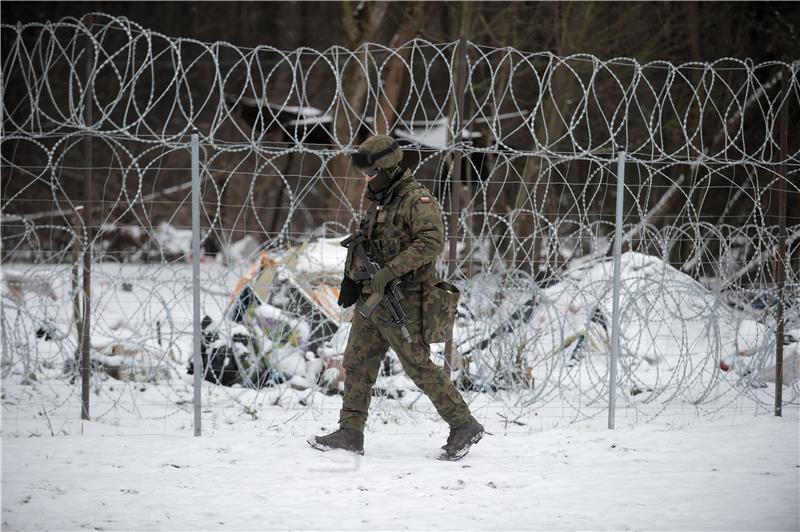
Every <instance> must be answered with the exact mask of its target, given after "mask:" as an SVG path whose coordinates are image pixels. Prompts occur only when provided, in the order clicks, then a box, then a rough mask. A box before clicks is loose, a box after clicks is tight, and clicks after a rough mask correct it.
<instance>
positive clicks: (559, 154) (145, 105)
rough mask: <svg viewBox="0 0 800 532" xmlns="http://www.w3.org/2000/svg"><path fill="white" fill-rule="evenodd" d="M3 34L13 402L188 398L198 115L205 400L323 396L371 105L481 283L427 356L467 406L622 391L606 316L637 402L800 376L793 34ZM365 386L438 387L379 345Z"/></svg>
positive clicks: (300, 401)
mask: <svg viewBox="0 0 800 532" xmlns="http://www.w3.org/2000/svg"><path fill="white" fill-rule="evenodd" d="M1 35H2V43H3V57H2V73H1V76H2V88H3V131H2V148H1V152H2V161H1V162H2V174H3V185H2V188H3V192H2V205H1V208H2V214H1V216H2V266H3V292H2V345H3V348H2V377H3V384H4V402H3V408H4V411H3V417H4V421H5V426H6V427H9V422H10V421H13V422H15V423H16V424H14V423H12V424H11V427H12V430H13V427H17V429H18V430H21V431H24V430H33V429H29V427H33V426H36V427H42V426H43V425H42V423H43V422H46V425H47V430H49V431H51V432H52V433H57V432H58V431H59V430H64V431H69V430H74V424H73V423H74V420H76V419H77V418H78V416H79V413H80V406H79V405H80V399H81V394H83V399H84V400H87V399H89V398H90V402H91V410H90V412H85V413H86V414H88V417H90V418H91V419H93V420H95V421H100V422H101V423H104V424H106V425H108V426H110V427H114V430H117V431H137V430H140V431H145V432H147V431H153V430H160V431H164V432H167V431H173V430H179V429H181V428H185V427H186V426H190V425H191V417H190V413H191V410H192V396H193V382H192V379H193V377H192V375H189V374H188V371H189V370H190V368H191V371H194V367H195V364H192V357H193V355H194V353H195V349H194V347H193V343H192V342H193V337H192V319H193V315H194V312H193V309H192V268H191V263H190V261H191V259H192V258H194V257H193V254H192V248H191V238H192V223H191V212H192V211H191V174H192V160H191V143H190V139H191V135H192V134H197V135H198V138H199V159H198V170H199V175H200V181H201V186H200V234H199V237H200V242H201V246H202V248H203V249H202V257H201V260H202V263H201V267H200V281H201V282H200V286H201V315H202V316H198V319H199V318H200V317H206V316H207V319H204V320H203V331H202V345H201V352H202V360H203V364H204V366H203V371H202V373H203V376H204V377H205V379H206V380H205V382H204V383H203V405H204V408H205V409H206V410H205V413H204V414H203V415H204V416H206V417H208V418H210V420H211V426H212V430H213V427H214V426H215V425H216V424H217V423H224V422H226V421H225V420H231V419H239V418H241V417H242V416H244V417H249V418H251V419H256V418H258V416H259V412H263V411H264V410H265V409H266V410H269V409H270V408H272V409H273V410H272V411H274V408H279V409H280V408H282V409H284V410H285V411H286V414H285V416H284V417H283V418H282V420H281V421H280V422H281V423H283V422H287V423H288V422H291V423H303V420H305V421H306V422H311V423H313V422H316V421H317V420H319V419H323V418H326V416H335V412H336V411H337V410H338V407H339V404H340V399H339V396H338V393H339V392H340V390H341V385H342V380H343V378H344V375H343V369H342V367H341V357H342V351H343V349H344V345H345V341H346V338H347V333H348V330H349V317H350V315H349V314H348V312H345V311H342V310H341V309H339V308H338V307H337V306H336V304H335V300H336V295H337V290H338V285H339V282H340V281H341V275H342V268H343V262H344V250H343V249H342V248H341V247H340V246H339V245H338V243H339V242H340V240H341V239H342V238H343V237H344V236H345V235H347V234H348V233H349V232H350V231H352V230H353V229H354V228H355V226H356V223H357V221H358V219H359V218H360V216H361V215H362V214H363V212H364V211H365V208H366V205H365V199H364V195H363V189H364V184H363V181H362V178H361V177H360V176H359V175H358V173H357V172H356V171H355V170H354V169H353V168H352V167H351V166H350V161H349V154H350V153H352V152H353V151H354V150H355V149H356V148H357V146H358V144H359V143H360V142H361V141H363V140H364V139H366V138H367V137H368V136H369V135H371V134H375V133H388V134H391V135H392V136H394V137H395V138H396V139H398V141H399V142H400V144H401V146H402V147H403V150H404V160H403V164H404V165H405V166H407V167H409V168H410V169H412V170H413V171H414V173H415V175H416V176H417V178H418V179H419V180H420V181H421V182H422V183H423V184H425V185H426V186H428V187H429V188H430V189H431V191H432V192H433V194H434V196H436V197H437V198H438V201H439V204H440V206H441V207H442V211H443V213H444V216H445V220H446V222H447V223H446V227H447V234H446V241H447V244H448V245H447V247H446V250H445V252H444V254H443V256H442V257H441V260H440V261H439V264H438V267H439V270H440V273H441V274H442V276H443V277H446V278H447V279H449V280H450V281H451V282H453V283H454V284H456V285H457V286H458V287H459V288H460V289H461V291H462V294H463V295H462V299H461V302H460V304H459V317H458V320H457V322H456V326H455V329H454V336H453V341H452V345H449V344H448V345H447V346H445V345H438V344H435V345H433V346H432V351H433V353H432V356H433V357H434V360H436V361H437V362H438V363H440V364H446V365H447V366H448V367H449V368H450V369H451V376H452V378H453V379H454V381H455V382H456V383H457V384H458V385H459V386H460V387H461V389H462V390H463V393H464V394H465V396H466V397H467V398H468V400H469V401H470V403H471V404H472V405H473V409H474V410H475V411H476V412H477V413H478V415H479V416H483V417H484V418H486V417H499V419H501V420H502V421H503V423H505V424H506V425H507V424H508V423H511V424H512V425H514V426H518V427H522V426H526V427H529V428H530V427H532V426H544V425H550V424H556V423H569V422H580V421H586V420H593V419H599V418H603V416H605V415H606V413H607V412H608V408H609V393H610V389H609V382H610V379H609V376H610V375H609V374H610V372H611V369H612V368H611V365H610V364H609V356H610V354H611V353H612V351H614V350H612V343H613V342H612V340H613V339H612V322H613V321H614V319H615V318H617V319H618V320H619V349H618V350H616V353H617V355H618V359H617V364H616V365H615V366H614V367H616V368H617V372H616V376H615V377H614V378H613V379H612V380H613V382H614V383H615V386H616V388H617V389H618V392H617V394H616V405H617V415H618V416H620V417H621V419H624V420H629V421H631V422H635V421H642V420H649V419H653V418H655V417H656V416H662V417H664V416H685V415H686V413H687V412H688V413H689V415H690V416H692V415H695V414H701V413H706V414H707V413H718V412H725V411H735V412H746V413H751V412H755V413H759V412H769V411H771V410H772V408H773V405H774V402H775V395H776V393H777V392H780V393H781V394H782V396H779V397H778V401H777V402H778V404H779V405H782V404H797V402H798V392H800V387H799V386H798V377H800V352H799V351H798V343H797V338H798V335H800V307H799V306H798V305H797V301H798V292H799V287H800V284H799V283H798V281H800V278H799V277H798V272H799V271H800V210H798V205H800V188H798V178H797V174H798V169H799V168H800V158H799V155H800V154H799V152H798V149H797V140H798V139H797V136H796V132H792V134H791V135H790V134H789V132H788V123H789V121H790V119H792V118H795V119H796V118H797V117H798V110H800V106H798V100H800V93H799V92H798V89H800V83H798V77H797V75H798V63H797V62H793V63H786V62H777V61H775V62H769V63H761V64H753V63H751V62H749V61H746V60H740V59H736V58H724V59H720V60H717V61H714V62H711V63H703V62H692V63H685V64H672V63H669V62H664V61H653V62H649V63H640V62H638V61H637V60H635V59H632V58H613V59H608V60H602V59H600V58H597V57H594V56H592V55H588V54H576V55H570V56H566V57H559V56H556V55H554V54H552V53H550V52H536V53H532V52H524V51H520V50H516V49H513V48H491V47H487V46H483V45H480V44H477V43H471V42H468V41H459V42H454V43H444V44H435V43H430V42H426V41H422V40H414V41H411V42H409V43H406V44H405V45H402V46H400V47H396V48H391V47H386V46H382V45H378V44H374V43H365V44H363V45H361V46H360V47H358V48H357V49H355V50H347V49H343V48H340V47H332V48H329V49H326V50H314V49H309V48H301V49H297V50H292V51H281V50H277V49H275V48H272V47H268V46H260V47H257V48H243V47H238V46H233V45H230V44H227V43H220V42H217V43H203V42H198V41H195V40H191V39H182V38H173V37H168V36H165V35H161V34H158V33H155V32H152V31H150V30H148V29H146V28H142V27H140V26H138V25H136V24H135V23H134V22H132V21H130V20H127V19H124V18H116V17H110V16H108V15H104V14H99V13H96V14H93V15H87V16H86V17H84V18H82V19H64V20H61V21H58V22H55V23H46V24H28V25H17V26H11V25H3V26H2V32H1ZM790 146H791V147H790ZM619 151H624V152H625V181H624V188H623V189H622V190H623V193H622V196H621V197H619V196H618V194H617V185H618V181H617V178H618V167H617V157H618V155H617V154H618V152H619ZM618 199H619V200H621V205H622V211H621V224H618V223H617V222H616V220H615V214H616V213H615V209H616V206H617V200H618ZM781 202H783V203H781ZM787 205H788V207H787ZM617 229H619V231H620V235H621V238H617V237H615V230H617ZM615 239H616V240H617V241H618V242H619V243H620V245H621V251H622V255H621V260H620V265H621V267H620V270H619V275H618V276H616V277H615V275H614V268H613V260H612V257H613V245H614V242H615ZM615 279H616V280H617V287H618V288H619V310H618V311H617V312H615V311H614V305H613V288H614V280H615ZM87 287H90V289H91V290H90V291H87ZM87 294H88V296H89V297H87ZM87 323H88V326H85V324H87ZM89 338H90V341H87V339H89ZM83 355H86V356H87V357H89V358H91V365H89V364H86V363H83V362H82V360H86V359H82V356H83ZM784 358H785V360H784V361H783V386H777V387H775V386H774V385H773V384H772V383H774V382H775V381H776V365H778V366H779V365H780V361H781V360H782V359H784ZM89 369H91V377H89V376H88V373H89ZM81 370H83V371H84V373H83V377H84V378H83V381H84V382H85V385H84V387H83V388H81V380H82V379H81ZM89 394H91V395H89ZM375 395H376V399H375V401H373V410H374V411H375V412H376V414H375V416H373V418H376V416H377V419H382V420H385V419H405V418H409V419H413V417H414V416H415V415H431V416H435V413H434V412H433V410H432V408H431V405H430V404H429V403H428V402H427V400H426V399H424V398H422V397H421V395H420V392H419V391H418V390H416V388H415V387H414V386H413V384H412V383H411V382H410V380H409V379H408V378H407V377H405V375H404V374H403V372H402V367H401V366H400V364H399V361H398V360H397V358H396V357H395V356H394V355H393V353H391V352H390V353H389V354H388V355H387V358H386V360H385V361H384V364H383V367H382V371H381V375H380V377H379V378H378V382H377V383H376V386H375ZM237 416H238V417H237ZM42 418H44V421H43V419H42ZM534 418H538V421H533V422H532V420H534ZM273 421H274V420H273ZM273 421H269V422H266V421H265V423H266V425H265V426H269V423H272V422H273ZM537 424H538V425H537ZM65 427H66V428H65ZM71 427H72V428H71ZM37 430H39V429H37Z"/></svg>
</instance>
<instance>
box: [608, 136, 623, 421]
mask: <svg viewBox="0 0 800 532" xmlns="http://www.w3.org/2000/svg"><path fill="white" fill-rule="evenodd" d="M624 195H625V150H620V151H619V156H618V159H617V208H616V217H615V220H614V274H613V293H614V303H613V309H612V311H611V353H609V360H608V370H609V371H608V428H610V429H613V428H614V414H615V406H616V392H617V359H618V358H619V328H620V315H619V292H620V284H621V279H620V270H621V257H622V205H623V199H624Z"/></svg>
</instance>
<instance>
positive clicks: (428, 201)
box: [419, 196, 431, 203]
mask: <svg viewBox="0 0 800 532" xmlns="http://www.w3.org/2000/svg"><path fill="white" fill-rule="evenodd" d="M419 202H420V203H430V202H431V198H430V196H422V197H421V198H419Z"/></svg>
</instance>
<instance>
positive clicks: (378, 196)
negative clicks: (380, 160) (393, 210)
mask: <svg viewBox="0 0 800 532" xmlns="http://www.w3.org/2000/svg"><path fill="white" fill-rule="evenodd" d="M402 176H403V169H402V168H401V167H399V166H393V167H392V168H381V169H380V170H378V174H377V175H376V176H375V178H374V179H373V180H372V181H370V182H369V183H367V198H369V199H370V200H371V201H378V202H383V200H384V199H385V198H386V196H387V195H388V192H389V189H390V188H391V187H392V185H393V184H395V183H396V182H397V180H398V179H400V178H401V177H402Z"/></svg>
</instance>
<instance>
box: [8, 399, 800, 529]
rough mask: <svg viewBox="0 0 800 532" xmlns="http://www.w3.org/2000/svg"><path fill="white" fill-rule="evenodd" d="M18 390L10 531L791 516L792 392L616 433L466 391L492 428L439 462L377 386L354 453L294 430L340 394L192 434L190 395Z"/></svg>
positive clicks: (211, 414) (795, 437)
mask: <svg viewBox="0 0 800 532" xmlns="http://www.w3.org/2000/svg"><path fill="white" fill-rule="evenodd" d="M24 388H25V387H21V386H16V385H6V386H4V395H3V401H4V402H3V416H4V419H3V438H2V468H3V470H2V501H3V502H2V509H3V517H2V528H3V529H7V530H76V529H89V530H200V529H202V530H207V529H222V530H257V529H325V530H331V529H333V530H352V529H369V530H373V529H437V530H451V529H453V530H454V529H459V530H465V529H466V530H473V529H514V530H516V529H557V530H562V529H605V530H624V529H633V530H798V528H800V514H799V513H798V512H799V509H798V504H799V503H798V501H800V493H799V488H798V485H799V484H798V477H800V431H799V430H798V429H799V428H800V408H798V407H797V406H796V405H793V406H789V407H786V408H785V410H784V417H783V418H774V417H772V416H770V415H768V414H762V415H759V416H753V415H752V414H747V413H743V411H742V410H739V411H737V410H736V409H733V408H731V409H730V410H725V409H723V410H721V411H718V412H717V413H715V414H714V415H705V416H698V415H697V413H696V412H691V411H686V412H684V413H682V412H681V411H673V412H665V413H664V414H662V415H660V416H659V417H657V418H655V419H654V420H652V421H649V422H639V423H637V424H635V425H632V424H630V423H623V422H620V423H618V425H617V427H618V428H617V429H615V430H613V431H611V430H608V429H607V428H605V417H604V415H597V416H596V417H595V418H593V419H590V420H587V421H584V422H576V423H572V424H567V423H560V422H558V423H551V424H550V425H549V426H548V427H547V428H538V427H537V428H533V425H532V424H527V425H525V426H521V425H517V424H513V423H511V424H509V423H505V422H504V421H503V420H502V418H500V417H499V416H497V415H496V413H495V412H493V411H491V410H490V409H488V408H487V407H486V406H485V405H481V404H480V401H473V403H472V405H473V410H474V411H476V415H477V416H478V417H479V418H480V419H481V421H482V422H484V423H485V424H486V427H487V429H488V430H489V431H491V432H493V433H494V435H491V436H489V435H487V436H486V437H485V438H484V439H483V441H482V442H480V444H478V445H477V446H475V447H474V448H473V449H472V451H471V452H470V454H469V455H468V456H467V457H466V458H464V459H463V460H462V461H460V462H453V463H449V462H440V461H437V460H436V459H435V457H436V455H437V451H438V447H439V446H440V445H442V444H443V443H444V440H445V438H446V435H447V433H446V427H445V426H444V424H443V423H441V422H437V421H436V420H435V419H434V416H431V415H427V414H425V413H424V412H414V413H413V414H412V415H411V416H410V417H409V416H408V415H407V414H397V412H398V411H399V410H401V409H400V408H398V404H394V406H393V403H392V402H391V401H385V400H380V399H376V400H375V401H373V407H375V408H376V409H377V410H378V411H377V413H376V415H374V416H372V418H371V420H370V421H371V422H370V425H369V427H368V430H367V433H366V441H365V447H366V454H365V456H363V457H355V456H354V455H350V454H347V453H344V452H330V453H324V454H323V453H320V452H317V451H315V450H313V449H311V448H310V447H309V446H308V445H307V444H306V442H305V439H306V437H308V436H309V435H310V434H313V433H317V434H319V433H322V432H324V431H326V430H330V429H331V427H334V426H335V420H336V411H337V410H338V404H339V401H340V399H339V398H338V397H337V396H333V397H328V398H327V399H326V403H325V404H324V407H322V408H316V409H315V407H314V406H313V405H312V406H309V407H307V408H298V407H297V406H296V404H295V406H294V407H292V408H290V409H289V410H288V411H287V408H286V406H285V405H284V406H281V405H275V406H273V405H271V404H270V402H271V401H269V400H265V401H263V402H261V404H260V405H259V411H258V413H257V416H256V415H254V416H248V415H246V414H243V413H242V410H241V407H240V406H236V405H234V407H233V408H231V409H227V410H226V409H225V407H224V405H222V406H221V403H222V401H219V402H218V403H217V405H216V406H214V405H209V409H208V410H207V411H206V412H205V413H204V435H203V436H202V437H199V438H195V437H193V436H192V423H191V419H192V418H191V410H190V409H189V408H187V409H184V410H180V411H178V412H177V413H175V414H170V415H169V417H168V422H167V421H165V419H157V418H152V419H149V418H147V417H137V416H139V415H141V414H140V413H137V414H127V415H129V416H130V417H123V416H122V415H121V414H120V415H119V416H118V419H117V420H114V421H113V422H103V421H90V422H83V423H81V422H80V421H79V420H74V419H72V420H70V421H68V422H66V421H62V420H65V419H67V418H68V417H71V418H74V417H75V416H76V413H77V412H78V410H77V409H76V408H75V407H76V406H77V403H76V402H75V397H74V396H72V398H70V399H69V400H68V401H66V402H63V401H62V402H63V403H64V404H65V405H66V406H68V407H69V410H70V413H69V415H67V414H68V413H67V412H60V411H59V410H58V409H57V408H55V407H56V406H57V405H56V400H55V399H54V397H56V396H55V395H48V393H47V392H46V391H45V390H46V389H49V390H51V391H52V390H53V389H57V388H53V387H50V388H45V387H43V386H40V387H39V389H38V391H36V393H30V392H28V391H26V390H25V389H24ZM28 389H30V388H28ZM21 390H22V391H21ZM151 390H152V389H151ZM151 390H148V391H147V392H145V395H146V394H147V393H149V392H150V391H151ZM242 392H244V390H242ZM25 397H27V398H28V399H27V400H24V398H25ZM62 397H63V396H62ZM284 402H285V401H284ZM233 403H236V401H233ZM237 404H238V403H237ZM147 405H148V401H142V402H141V403H140V404H139V405H138V409H139V410H140V411H141V412H145V414H147V411H146V410H145V408H146V407H147ZM45 407H47V410H48V411H49V414H48V415H49V416H50V417H51V418H50V419H46V418H47V416H43V415H42V414H41V412H42V411H43V410H44V409H45ZM158 408H161V409H162V410H163V406H159V407H158ZM535 408H536V407H535V406H534V407H533V409H534V410H535ZM95 411H96V412H100V411H101V405H97V410H95ZM119 411H120V412H123V410H122V409H120V410H119ZM312 411H313V415H311V412H312ZM233 412H236V414H232V413H233ZM623 413H624V412H620V414H623ZM671 414H674V415H671ZM147 415H149V414H147ZM543 415H547V414H546V411H544V412H543ZM59 416H61V417H59ZM274 420H281V421H280V422H274ZM51 427H52V432H51ZM52 433H55V434H56V435H55V436H51V434H52Z"/></svg>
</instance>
